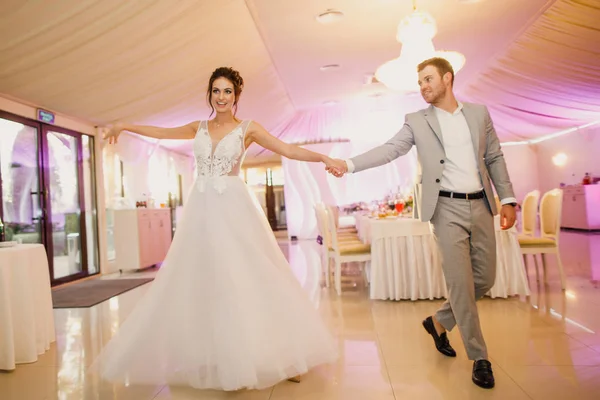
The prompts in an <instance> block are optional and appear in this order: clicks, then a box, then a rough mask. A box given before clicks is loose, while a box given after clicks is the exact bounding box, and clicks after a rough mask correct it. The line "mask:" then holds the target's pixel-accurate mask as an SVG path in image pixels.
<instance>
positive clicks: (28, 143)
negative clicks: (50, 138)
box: [0, 113, 45, 243]
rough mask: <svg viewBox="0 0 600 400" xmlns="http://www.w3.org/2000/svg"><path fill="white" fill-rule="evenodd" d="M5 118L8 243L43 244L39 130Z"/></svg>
mask: <svg viewBox="0 0 600 400" xmlns="http://www.w3.org/2000/svg"><path fill="white" fill-rule="evenodd" d="M3 117H4V115H3V114H2V113H0V194H1V197H2V205H1V207H0V218H2V221H3V222H4V225H5V227H6V240H7V241H16V242H19V243H44V239H45V235H44V209H43V193H44V191H43V190H42V186H41V181H40V172H39V171H40V169H39V163H40V159H39V130H38V128H37V127H36V126H35V124H28V121H27V120H25V119H20V118H17V119H16V120H14V119H10V120H9V119H7V118H3Z"/></svg>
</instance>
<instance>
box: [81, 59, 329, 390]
mask: <svg viewBox="0 0 600 400" xmlns="http://www.w3.org/2000/svg"><path fill="white" fill-rule="evenodd" d="M242 88H243V79H242V77H241V76H240V75H239V73H238V72H237V71H235V70H233V69H231V68H218V69H216V70H215V71H214V72H213V74H212V76H211V77H210V81H209V85H208V93H207V98H208V103H209V104H210V107H211V109H212V110H213V113H214V112H215V111H216V115H215V117H214V118H213V119H212V120H209V121H199V122H192V123H190V124H188V125H185V126H182V127H178V128H170V129H167V128H158V127H152V126H134V125H128V124H118V125H115V126H114V127H112V128H111V129H110V131H109V132H108V133H107V134H106V135H105V139H108V142H109V143H116V142H117V139H118V137H119V134H120V133H121V132H122V131H129V132H133V133H137V134H138V135H143V136H148V137H152V138H158V139H193V140H194V144H193V146H194V155H195V159H196V168H197V178H196V181H195V183H194V185H193V187H192V190H191V191H190V194H189V198H188V201H187V205H186V207H185V209H184V214H183V216H182V218H181V222H180V223H179V226H178V228H177V232H176V234H175V237H174V239H173V243H172V244H171V247H170V249H169V252H168V254H167V256H166V258H165V260H164V263H163V264H162V267H161V268H160V270H159V272H158V273H157V275H156V278H155V280H154V282H153V283H152V284H151V286H150V288H149V289H148V292H147V293H146V294H145V295H144V297H143V298H142V299H141V300H140V302H139V303H138V304H137V305H136V307H135V309H134V310H133V311H132V312H131V314H130V316H129V317H128V318H127V320H126V321H125V322H124V323H123V324H122V326H121V327H120V329H119V331H118V332H117V334H116V335H115V336H114V337H113V338H112V339H111V341H110V342H109V343H108V344H107V345H106V347H105V348H103V349H102V352H101V354H100V355H99V356H98V358H97V359H96V360H94V364H93V369H94V370H96V369H97V370H98V371H99V372H100V374H101V376H102V377H103V378H104V379H106V380H109V381H113V382H123V383H128V384H156V385H160V384H171V385H189V386H192V387H195V388H201V389H221V390H238V389H242V388H246V389H262V388H266V387H269V386H273V385H275V384H276V383H278V382H280V381H282V380H285V379H288V380H294V381H298V378H297V377H298V376H300V375H302V374H304V373H306V372H307V371H308V370H309V369H310V368H312V367H314V366H316V365H319V364H323V363H330V362H333V361H335V359H336V358H337V349H336V344H335V342H334V339H333V338H332V336H331V335H330V332H329V331H328V329H327V327H326V326H325V325H324V323H323V322H322V320H321V318H320V316H319V314H318V312H317V311H316V310H315V309H314V307H313V305H312V303H311V302H310V300H309V299H308V296H307V295H306V294H305V292H304V291H303V289H302V287H301V286H300V284H299V283H298V282H297V281H296V279H295V277H294V275H293V273H292V271H291V269H290V267H289V265H288V263H287V261H286V259H285V257H284V255H283V253H282V252H281V250H280V249H279V246H278V245H277V242H276V240H275V238H274V235H273V232H272V231H271V228H270V226H269V225H268V223H267V219H266V217H265V216H264V213H263V211H262V209H261V208H260V205H259V204H258V202H257V200H256V198H255V197H254V195H253V194H252V193H251V192H250V191H249V190H248V188H247V186H246V184H245V183H244V181H243V180H242V179H240V178H239V177H238V175H239V172H240V167H241V165H242V162H243V160H244V155H245V153H246V150H247V149H248V146H250V145H251V144H252V143H256V144H258V145H260V146H262V147H264V148H266V149H269V150H272V151H273V152H275V153H278V154H280V155H282V156H284V157H288V158H291V159H295V160H302V161H310V162H323V163H324V164H325V165H326V166H332V163H331V159H330V158H329V157H327V156H325V155H322V154H318V153H314V152H312V151H309V150H306V149H303V148H300V147H298V146H294V145H291V144H287V143H284V142H282V141H280V140H279V139H277V138H275V137H274V136H271V135H270V134H269V133H268V132H267V131H266V130H265V129H264V128H263V127H262V126H260V125H259V124H258V123H256V122H253V121H240V120H238V119H236V117H235V110H236V108H237V104H238V101H239V98H240V94H241V92H242ZM211 115H212V113H211Z"/></svg>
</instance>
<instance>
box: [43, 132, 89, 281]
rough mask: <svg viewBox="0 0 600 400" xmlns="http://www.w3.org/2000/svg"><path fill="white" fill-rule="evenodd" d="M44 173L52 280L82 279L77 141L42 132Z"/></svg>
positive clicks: (82, 227)
mask: <svg viewBox="0 0 600 400" xmlns="http://www.w3.org/2000/svg"><path fill="white" fill-rule="evenodd" d="M43 132H44V135H43V140H42V142H43V144H44V148H45V149H44V150H45V151H44V155H45V157H44V159H45V160H44V161H45V162H44V173H45V174H46V177H45V181H46V182H47V185H48V192H49V194H50V196H49V199H48V200H47V203H49V204H46V206H47V209H48V225H49V226H48V229H47V233H48V235H49V237H50V238H51V240H50V241H49V243H48V244H49V245H50V246H49V247H50V249H49V254H48V256H49V257H51V258H52V260H53V261H52V264H53V268H52V280H54V281H56V280H61V279H64V278H66V277H72V276H78V275H86V269H87V268H86V267H87V266H86V265H85V263H84V260H83V256H84V253H85V251H84V249H83V248H82V246H81V244H82V243H85V240H84V239H83V238H82V236H84V234H85V229H84V225H85V220H84V219H82V218H81V211H82V206H81V205H82V203H83V202H82V201H81V200H82V199H81V187H80V186H81V185H80V182H81V181H82V179H81V177H80V169H81V168H80V167H81V162H80V159H81V157H80V155H81V141H80V140H78V139H79V138H78V137H76V136H73V135H71V134H68V133H64V132H59V131H58V130H57V129H56V128H46V127H44V129H43Z"/></svg>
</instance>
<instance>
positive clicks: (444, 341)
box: [423, 317, 456, 357]
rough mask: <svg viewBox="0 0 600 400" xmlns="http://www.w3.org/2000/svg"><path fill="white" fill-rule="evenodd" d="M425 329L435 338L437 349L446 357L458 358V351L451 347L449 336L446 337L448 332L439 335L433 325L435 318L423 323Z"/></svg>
mask: <svg viewBox="0 0 600 400" xmlns="http://www.w3.org/2000/svg"><path fill="white" fill-rule="evenodd" d="M423 328H425V330H426V331H427V333H429V334H430V335H431V336H432V337H433V342H434V343H435V348H436V349H437V350H438V351H439V352H440V353H442V354H443V355H445V356H448V357H456V351H454V349H453V348H452V346H450V341H449V340H448V336H446V332H444V333H442V334H441V335H438V334H437V332H436V330H435V326H434V325H433V318H431V317H427V318H425V320H424V321H423Z"/></svg>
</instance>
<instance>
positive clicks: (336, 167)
mask: <svg viewBox="0 0 600 400" xmlns="http://www.w3.org/2000/svg"><path fill="white" fill-rule="evenodd" d="M324 163H325V169H326V170H327V172H329V173H330V174H332V175H333V176H336V177H338V178H340V177H342V176H343V175H344V174H345V173H346V172H348V168H347V166H346V163H345V162H344V161H343V160H334V159H332V158H329V157H325V160H324Z"/></svg>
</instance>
